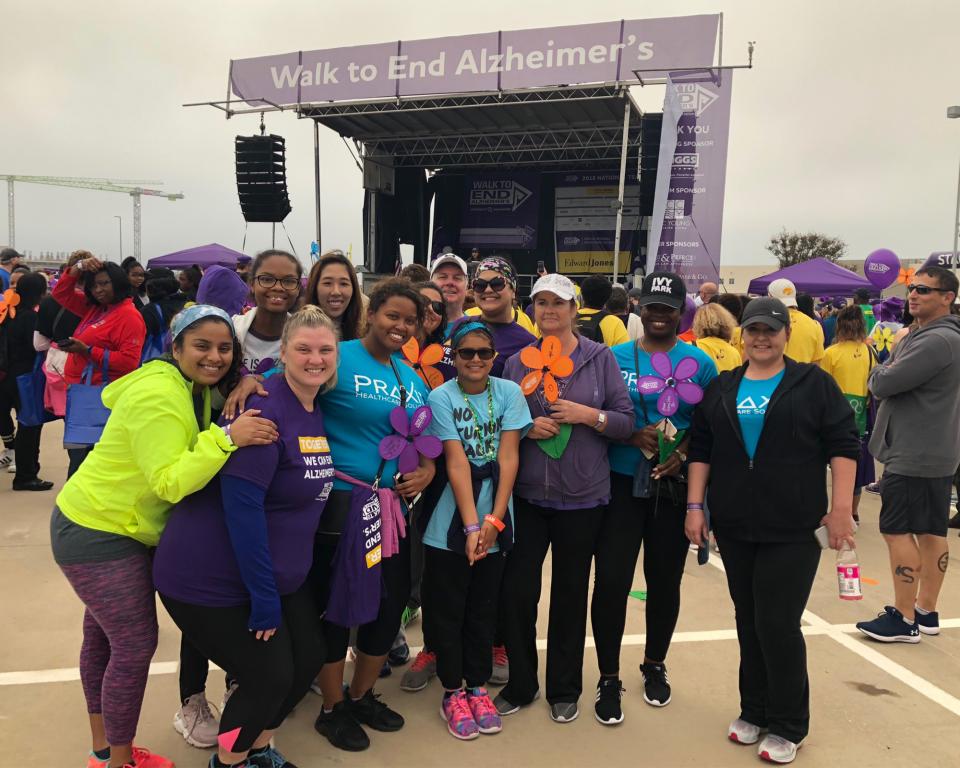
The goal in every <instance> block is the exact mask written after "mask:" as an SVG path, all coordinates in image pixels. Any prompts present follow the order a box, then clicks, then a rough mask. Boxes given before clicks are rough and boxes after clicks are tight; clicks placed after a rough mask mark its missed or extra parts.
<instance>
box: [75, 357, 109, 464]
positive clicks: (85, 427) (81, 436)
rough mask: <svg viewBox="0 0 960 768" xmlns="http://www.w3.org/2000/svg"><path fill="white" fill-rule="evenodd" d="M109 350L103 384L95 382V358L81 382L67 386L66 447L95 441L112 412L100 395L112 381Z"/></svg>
mask: <svg viewBox="0 0 960 768" xmlns="http://www.w3.org/2000/svg"><path fill="white" fill-rule="evenodd" d="M109 365H110V351H109V350H105V351H104V353H103V363H102V364H101V368H100V370H101V375H102V379H101V381H102V382H103V383H102V384H93V383H92V382H93V360H91V361H90V362H88V363H87V366H86V367H85V368H84V369H83V378H82V379H81V382H80V383H79V384H71V385H70V386H69V387H67V415H66V416H65V417H64V425H63V447H64V448H85V447H88V446H91V445H96V443H97V442H98V441H99V440H100V435H101V434H103V428H104V426H106V424H107V418H108V417H109V416H110V409H109V408H107V407H106V406H105V405H104V404H103V401H102V400H101V399H100V395H101V394H102V392H103V388H104V387H105V386H107V384H108V383H109V371H108V368H109Z"/></svg>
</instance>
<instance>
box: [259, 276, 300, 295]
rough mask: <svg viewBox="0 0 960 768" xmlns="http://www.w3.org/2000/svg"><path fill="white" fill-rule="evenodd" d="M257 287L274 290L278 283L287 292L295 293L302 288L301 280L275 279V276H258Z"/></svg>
mask: <svg viewBox="0 0 960 768" xmlns="http://www.w3.org/2000/svg"><path fill="white" fill-rule="evenodd" d="M256 279H257V285H259V286H260V287H261V288H273V286H275V285H276V284H277V283H280V287H281V288H283V290H285V291H294V290H296V289H297V288H299V287H300V280H299V278H296V277H274V276H273V275H257V278H256Z"/></svg>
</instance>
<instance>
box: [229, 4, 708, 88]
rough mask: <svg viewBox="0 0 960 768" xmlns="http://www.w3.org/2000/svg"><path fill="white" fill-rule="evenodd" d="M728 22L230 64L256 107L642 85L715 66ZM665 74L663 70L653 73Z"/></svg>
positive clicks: (388, 46)
mask: <svg viewBox="0 0 960 768" xmlns="http://www.w3.org/2000/svg"><path fill="white" fill-rule="evenodd" d="M719 20H720V17H719V15H716V14H713V15H703V16H679V17H673V18H663V19H634V20H629V21H610V22H602V23H598V24H578V25H575V26H567V27H548V28H544V29H523V30H516V31H510V32H488V33H482V34H472V35H461V36H458V37H441V38H434V39H428V40H412V41H401V40H395V41H393V42H389V43H379V44H374V45H357V46H350V47H348V48H329V49H325V50H317V51H294V52H292V53H282V54H277V55H273V56H260V57H257V58H251V59H235V60H233V61H231V62H230V87H231V89H232V91H233V93H234V94H235V95H236V96H237V97H238V98H240V99H241V100H243V101H246V102H247V103H248V104H250V105H251V106H264V101H261V100H265V101H268V102H271V103H273V104H278V105H281V106H285V105H292V104H300V103H314V102H321V101H353V100H359V99H384V98H396V97H400V96H419V95H425V94H444V93H471V92H477V91H498V90H511V89H515V88H539V87H545V86H556V85H573V84H577V83H613V82H636V78H635V76H634V75H633V70H635V69H643V70H647V71H646V72H644V76H645V77H649V78H654V77H658V76H665V75H666V72H667V71H668V70H670V69H674V68H678V67H709V66H711V65H712V64H713V58H714V51H715V48H716V40H717V29H718V25H719ZM651 70H657V71H651Z"/></svg>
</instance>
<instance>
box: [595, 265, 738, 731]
mask: <svg viewBox="0 0 960 768" xmlns="http://www.w3.org/2000/svg"><path fill="white" fill-rule="evenodd" d="M685 300H686V288H685V286H684V281H683V278H682V277H680V276H679V275H676V274H674V273H672V272H652V273H651V274H649V275H647V276H646V277H645V278H644V280H643V287H642V288H641V294H640V299H639V307H640V322H641V323H642V324H643V336H642V337H641V338H640V339H638V340H637V341H633V342H629V343H627V344H618V345H617V346H616V347H614V348H613V350H612V351H613V354H614V357H615V358H616V360H617V363H618V365H619V367H620V371H621V374H622V376H623V380H624V382H625V384H626V387H627V391H628V392H629V394H630V399H631V401H632V403H633V421H632V429H631V432H632V434H631V435H630V437H629V439H628V440H626V441H624V442H621V443H614V444H612V445H611V446H610V467H611V470H612V473H611V475H610V486H611V499H610V504H609V505H607V507H606V509H605V510H604V514H603V523H602V525H601V528H600V533H599V535H598V537H597V548H596V571H595V581H594V588H593V600H592V603H591V606H590V608H591V611H590V617H591V621H592V624H593V635H594V638H595V640H596V644H597V664H598V666H599V667H600V680H599V682H598V683H597V699H596V705H595V714H596V718H597V720H598V721H599V722H600V723H603V724H604V725H617V724H619V723H621V722H623V710H622V709H621V706H620V699H621V695H622V687H621V682H620V646H621V644H622V642H623V631H624V627H625V625H626V614H627V599H628V595H629V593H630V589H631V588H632V585H633V579H634V572H635V571H636V568H637V558H638V556H639V554H640V548H641V546H642V547H643V575H644V580H645V582H646V591H647V601H646V634H647V641H646V648H645V650H644V656H643V664H641V666H640V672H641V674H642V675H643V688H644V694H643V698H644V701H646V702H647V703H648V704H650V705H651V706H655V707H663V706H666V705H667V704H669V703H670V697H671V691H670V684H669V682H668V680H667V668H666V664H665V662H666V658H667V652H668V651H669V649H670V641H671V639H672V638H673V631H674V628H675V627H676V625H677V617H678V616H679V614H680V580H681V578H682V576H683V566H684V562H685V560H686V557H687V550H688V549H689V542H688V541H687V537H686V535H685V534H684V532H683V522H684V504H685V502H686V492H685V487H684V485H683V482H684V478H683V475H684V464H685V461H686V456H685V454H686V451H687V445H688V442H689V439H688V438H687V437H686V435H684V436H682V437H681V439H680V441H679V443H677V444H676V447H675V449H674V450H673V452H672V453H670V455H669V456H667V457H665V458H664V459H661V458H660V456H659V453H660V440H659V438H658V425H659V424H662V425H663V426H664V427H666V422H667V420H669V423H670V424H672V425H673V428H674V429H676V430H678V431H679V430H683V431H684V432H686V430H688V429H689V426H690V418H691V415H692V413H693V408H694V403H693V402H690V401H684V400H683V399H681V398H679V397H678V398H677V403H676V405H677V407H676V410H675V411H674V412H673V413H670V414H669V416H664V415H662V414H661V413H660V410H661V409H663V410H665V411H667V412H668V413H669V411H670V410H671V409H670V408H666V407H664V406H661V399H660V398H661V394H660V392H661V391H663V390H665V386H664V385H663V384H664V383H665V381H668V380H672V379H673V371H674V370H676V371H678V375H679V373H682V374H683V376H684V378H687V379H689V381H690V382H692V383H693V384H695V385H696V386H698V387H700V388H701V391H702V388H704V387H706V386H707V385H708V384H709V383H710V382H711V381H712V380H713V379H714V378H715V377H716V375H717V369H716V366H715V365H714V363H713V361H712V360H711V359H710V357H709V356H708V355H707V353H706V352H705V351H703V350H701V349H698V348H697V347H694V346H692V345H690V344H687V343H685V342H683V341H681V340H680V339H679V338H678V337H677V330H678V327H679V325H680V319H681V314H682V312H683V307H684V302H685ZM711 310H713V311H718V312H724V314H726V311H725V310H723V309H722V308H720V307H715V306H714V305H712V304H707V305H704V306H703V307H701V308H700V309H699V310H697V312H698V317H699V313H700V312H708V313H709V312H710V311H711ZM730 354H732V355H735V356H736V357H737V359H738V360H739V355H736V352H734V351H733V350H732V349H731V350H730ZM660 355H663V356H665V358H666V359H665V360H664V358H663V357H659V360H658V357H655V356H660ZM684 360H689V361H692V362H683V363H682V362H681V361H684ZM655 363H659V364H655ZM667 367H669V369H670V370H669V371H666V370H665V368H667ZM684 368H685V369H686V370H684ZM641 377H650V378H652V379H653V382H652V383H653V386H652V387H651V388H650V389H649V390H647V389H645V390H644V394H643V396H641V392H640V389H639V386H638V385H639V384H641V383H646V382H647V381H648V379H647V378H641ZM684 386H687V385H684ZM686 396H687V397H690V395H689V394H688V393H687V394H686Z"/></svg>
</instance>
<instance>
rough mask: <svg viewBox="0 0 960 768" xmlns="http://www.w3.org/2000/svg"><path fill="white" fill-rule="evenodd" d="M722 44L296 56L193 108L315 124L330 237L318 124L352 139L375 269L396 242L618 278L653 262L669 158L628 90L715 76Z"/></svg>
mask: <svg viewBox="0 0 960 768" xmlns="http://www.w3.org/2000/svg"><path fill="white" fill-rule="evenodd" d="M718 40H719V45H718ZM722 41H723V17H722V14H718V15H703V16H687V17H676V18H662V19H646V20H622V21H612V22H603V23H596V24H584V25H577V26H568V27H552V28H544V29H528V30H520V31H500V32H489V33H481V34H470V35H464V36H459V37H446V38H437V39H430V40H415V41H393V42H389V43H382V44H376V45H362V46H354V47H349V48H336V49H329V50H318V51H296V52H293V53H287V54H280V55H272V56H263V57H258V58H253V59H239V60H234V61H231V63H230V72H229V78H228V89H227V99H226V100H225V101H217V102H200V103H195V104H189V105H186V106H199V105H201V104H203V105H209V106H213V107H216V108H218V109H220V110H222V111H224V112H225V114H226V116H227V118H231V117H234V116H238V115H244V114H258V113H263V112H272V111H293V112H295V113H296V114H297V116H298V117H300V118H305V119H310V120H313V122H314V166H315V168H314V171H315V186H316V228H317V242H318V243H322V239H321V234H322V233H321V221H320V175H319V169H320V157H319V128H320V126H321V125H322V126H325V127H327V128H329V129H331V130H333V131H335V132H336V133H338V134H339V135H340V136H341V137H343V139H344V141H345V143H347V146H348V147H350V142H352V143H353V146H354V147H355V148H356V151H357V155H358V160H357V162H358V165H360V166H361V168H362V171H363V180H364V181H363V185H364V188H365V193H364V194H365V201H364V254H365V263H366V266H367V268H368V269H370V270H372V271H375V272H379V273H391V272H393V271H394V268H395V265H396V262H397V259H398V255H399V244H400V243H401V242H403V243H410V244H412V245H413V246H414V258H415V260H416V261H418V262H420V263H426V262H427V260H428V257H429V256H430V255H432V254H431V253H429V252H428V251H429V250H431V249H430V248H429V245H428V244H430V243H431V241H432V252H433V253H437V252H439V251H440V250H441V248H442V247H443V246H445V245H449V246H451V247H453V248H454V250H456V251H457V252H458V253H461V254H462V255H464V256H465V257H469V252H470V250H471V248H473V247H476V248H479V249H480V251H481V253H484V254H485V253H489V252H491V251H498V252H500V251H505V252H507V253H508V254H510V255H511V256H512V257H513V258H514V260H515V262H516V263H517V266H518V270H519V271H520V272H521V273H526V274H528V275H529V274H531V273H533V272H534V270H535V263H536V262H537V261H540V260H542V261H544V262H545V264H546V266H547V268H548V269H551V270H553V269H557V270H559V271H562V272H565V273H567V274H583V273H586V272H603V273H607V274H611V275H612V277H613V278H614V280H617V279H618V278H619V277H622V276H623V275H624V273H625V272H630V271H633V270H634V269H639V268H642V267H643V266H644V264H645V262H646V260H647V258H648V257H647V253H646V251H647V229H648V227H649V223H650V220H651V215H652V214H653V213H654V198H655V190H656V183H655V182H656V171H657V163H658V158H659V162H660V163H662V162H663V157H664V150H663V149H662V146H661V136H660V125H661V119H662V117H661V115H660V114H659V113H658V114H648V115H645V114H643V112H642V110H641V109H640V108H639V107H638V106H637V104H636V102H635V101H634V99H633V98H632V97H631V94H630V87H631V86H638V85H649V84H652V83H666V82H668V75H670V74H671V73H674V74H675V73H678V72H683V73H693V72H695V71H699V72H701V73H704V76H705V77H711V76H713V77H715V76H716V73H717V72H718V71H719V69H720V68H722V60H721V57H720V55H718V53H717V51H718V49H719V48H722ZM691 76H692V75H690V74H688V75H687V77H688V78H689V77H691ZM638 78H639V79H638ZM674 129H675V127H674V128H671V130H674ZM674 138H675V137H674ZM676 143H677V142H676V141H672V142H671V146H672V147H673V146H675V145H676ZM687 154H690V153H687ZM669 162H671V160H670V159H668V163H669ZM668 175H669V174H668ZM719 194H720V202H719V207H718V206H717V205H716V200H713V203H714V205H713V209H714V213H716V212H717V211H718V210H720V211H722V183H721V189H720V191H719ZM714 197H715V195H714ZM431 202H432V203H433V208H434V215H433V221H432V222H431V221H430V220H429V218H430V209H431ZM696 204H697V203H696V201H695V202H694V204H693V207H696ZM671 211H672V214H671V215H673V214H675V213H676V211H677V205H676V204H673V205H672V206H671ZM691 212H692V211H691ZM651 238H653V239H651V242H654V240H656V241H659V233H657V235H656V237H655V238H654V236H651ZM321 250H323V248H322V247H321ZM614 254H617V255H618V258H616V259H615V258H614ZM715 255H717V254H715Z"/></svg>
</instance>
